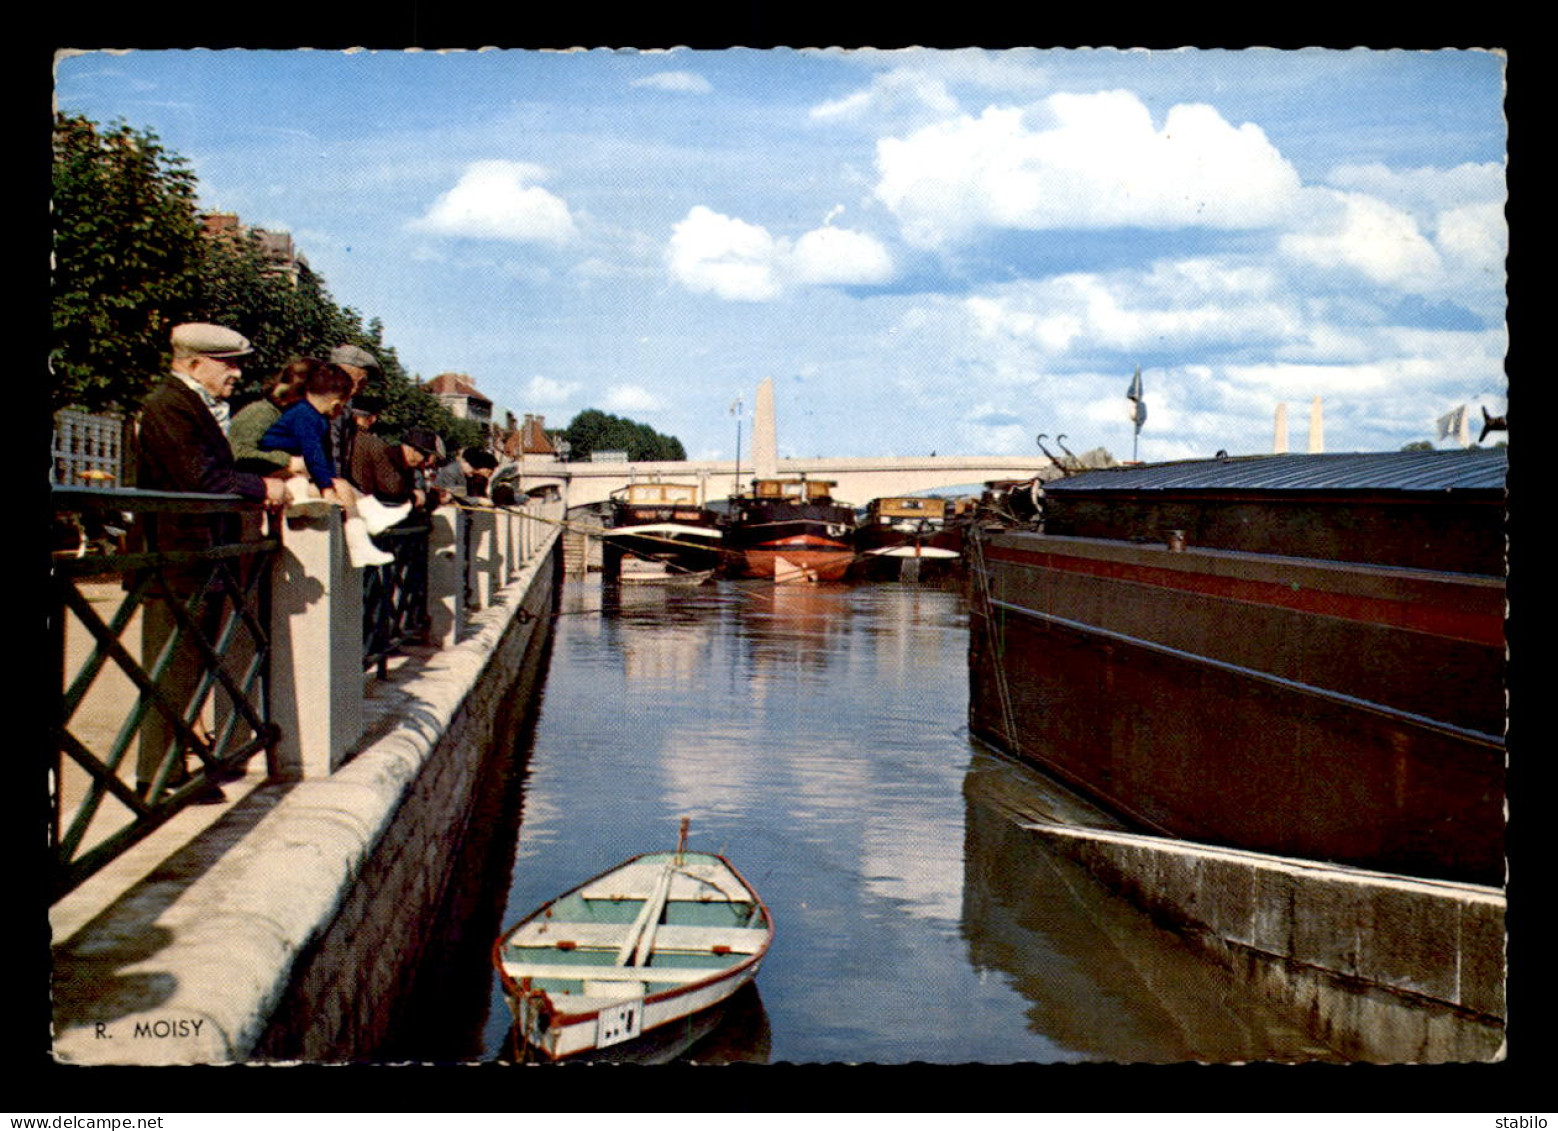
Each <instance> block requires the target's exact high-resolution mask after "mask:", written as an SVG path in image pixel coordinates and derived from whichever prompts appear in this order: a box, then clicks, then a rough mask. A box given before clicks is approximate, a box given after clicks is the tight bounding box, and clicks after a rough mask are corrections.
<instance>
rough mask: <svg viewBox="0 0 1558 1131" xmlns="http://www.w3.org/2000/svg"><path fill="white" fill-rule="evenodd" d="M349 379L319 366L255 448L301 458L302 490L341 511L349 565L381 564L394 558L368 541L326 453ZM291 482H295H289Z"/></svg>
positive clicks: (352, 494)
mask: <svg viewBox="0 0 1558 1131" xmlns="http://www.w3.org/2000/svg"><path fill="white" fill-rule="evenodd" d="M352 384H353V382H352V376H351V374H349V373H347V372H346V370H344V369H342V368H341V367H340V366H338V365H331V364H328V363H327V364H325V365H321V366H320V367H319V368H318V369H316V370H315V371H314V372H313V373H311V374H310V375H309V377H308V380H307V382H306V383H305V384H304V386H303V399H302V400H300V401H298V402H297V403H296V404H294V405H293V406H292V407H290V408H289V409H287V410H286V411H285V412H283V413H282V414H281V416H280V417H279V418H278V419H277V421H276V423H274V424H272V425H271V426H270V428H268V429H267V430H266V432H265V435H264V436H263V437H261V438H260V444H259V446H260V448H261V449H262V450H266V451H281V452H286V453H288V454H289V455H295V456H302V457H303V466H304V469H305V472H304V474H305V476H306V477H307V482H308V483H309V484H310V485H311V486H312V487H313V488H314V491H310V492H307V494H308V495H309V496H310V497H313V496H314V495H315V492H317V497H318V498H321V499H324V500H325V501H326V502H331V503H336V504H339V505H340V506H341V507H342V508H343V509H345V511H346V548H347V551H348V553H349V555H350V557H351V560H352V563H353V564H354V565H359V566H363V565H385V564H387V563H389V562H391V561H393V560H394V555H393V554H391V553H389V552H388V551H385V550H381V549H379V548H378V547H377V546H375V545H373V543H372V542H371V541H370V540H369V538H368V531H367V529H366V527H365V526H364V524H363V520H362V517H361V516H360V515H359V514H358V513H357V492H356V491H355V490H354V489H353V487H352V485H351V483H349V482H348V481H347V480H346V479H344V478H342V477H341V475H340V473H339V470H338V469H337V468H336V466H335V460H334V459H332V458H331V455H330V422H331V421H332V420H334V419H335V418H336V417H337V416H340V415H341V413H343V412H345V411H346V405H347V402H348V401H350V400H351V397H352ZM294 482H295V481H294Z"/></svg>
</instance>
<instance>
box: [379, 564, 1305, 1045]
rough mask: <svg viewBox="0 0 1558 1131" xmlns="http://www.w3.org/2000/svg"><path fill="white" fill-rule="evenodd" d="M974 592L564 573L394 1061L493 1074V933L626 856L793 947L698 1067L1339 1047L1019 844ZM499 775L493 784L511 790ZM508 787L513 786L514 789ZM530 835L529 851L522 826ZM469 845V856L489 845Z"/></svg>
mask: <svg viewBox="0 0 1558 1131" xmlns="http://www.w3.org/2000/svg"><path fill="white" fill-rule="evenodd" d="M967 622H968V614H967V608H966V604H965V600H964V597H963V595H962V593H960V592H958V591H956V590H953V589H947V588H936V587H931V586H919V585H909V584H896V583H884V584H869V585H865V584H863V585H819V586H794V587H790V586H781V587H774V586H771V585H768V584H766V583H757V582H729V581H726V582H718V583H715V584H712V585H705V586H701V587H697V588H670V587H657V586H629V587H624V589H623V592H622V594H621V596H620V598H615V599H614V598H612V597H611V596H610V594H609V593H607V592H604V591H603V590H602V588H601V586H600V584H599V582H598V580H596V579H594V578H592V579H589V580H588V581H583V582H580V581H574V580H570V581H569V583H568V584H567V586H566V587H565V592H564V594H563V599H562V607H561V613H560V615H559V616H558V617H557V620H556V632H555V636H554V639H553V641H552V644H551V648H550V657H549V660H548V664H547V670H546V672H545V676H544V684H543V685H542V687H541V688H540V689H539V691H538V704H537V709H536V711H535V715H534V721H533V723H532V724H530V725H527V726H526V727H525V729H524V730H523V732H522V733H521V735H520V737H519V738H518V740H517V743H518V749H516V750H515V751H514V754H515V757H514V758H513V759H512V760H511V762H510V763H509V766H510V768H509V770H508V771H506V776H502V775H497V774H495V776H494V780H493V785H492V789H491V791H490V794H491V798H492V806H491V811H490V812H488V813H485V814H484V815H483V816H482V818H481V820H482V828H483V829H484V830H485V831H486V832H487V833H488V834H489V837H490V838H491V840H492V841H493V844H492V845H490V846H489V847H488V848H487V849H483V850H482V851H485V852H486V854H487V859H486V861H485V862H484V863H482V864H481V865H480V866H474V867H472V868H471V869H470V875H471V876H473V877H477V878H475V879H472V880H471V881H470V883H471V884H472V885H474V886H477V887H482V886H484V887H485V888H486V889H489V890H486V891H485V892H484V893H481V894H480V897H479V898H478V899H477V900H476V903H477V904H478V905H479V906H480V907H482V908H484V910H483V911H481V912H479V913H472V912H471V911H469V910H466V911H464V912H462V913H461V921H460V922H458V923H453V924H446V925H445V926H443V927H442V928H440V929H441V930H442V931H443V932H444V933H445V934H446V935H447V936H450V937H451V938H453V937H454V936H463V942H457V943H451V944H450V948H449V954H448V956H447V958H446V959H445V960H444V961H445V962H446V963H447V967H446V968H445V969H444V971H443V972H442V974H441V975H440V977H439V979H438V981H437V983H436V984H431V983H430V984H429V985H426V986H421V987H419V990H420V991H421V992H422V995H423V997H424V998H427V999H430V1000H432V1001H433V1004H432V1005H430V1006H429V1005H424V1007H423V1008H424V1010H425V1011H426V1015H425V1016H420V1017H419V1018H418V1019H417V1021H416V1022H415V1023H414V1025H412V1026H411V1027H410V1028H409V1029H408V1037H407V1040H406V1041H405V1042H404V1048H397V1050H396V1051H397V1053H398V1054H399V1055H404V1056H406V1057H408V1058H410V1059H422V1060H425V1059H446V1058H447V1059H461V1060H499V1059H504V1058H506V1057H507V1056H508V1055H509V1049H510V1045H509V1033H508V1027H509V1015H508V1010H507V1007H506V1005H505V1004H504V1002H503V1000H502V995H501V992H500V990H499V988H498V986H497V983H496V979H495V977H493V976H492V973H491V968H490V965H489V961H490V958H489V952H488V951H489V948H490V945H491V940H492V938H493V937H494V936H495V933H496V931H497V930H498V929H499V928H500V927H501V926H503V925H507V924H510V923H512V922H515V921H517V920H518V919H520V918H522V917H523V916H524V915H526V914H527V913H528V912H530V911H531V910H533V909H534V908H535V907H537V906H538V905H540V904H542V903H544V902H546V901H547V900H549V899H551V898H552V897H554V896H556V895H558V894H560V893H561V892H563V891H564V890H566V889H568V888H571V887H573V886H574V885H575V884H577V883H579V882H580V881H582V880H584V879H586V878H588V877H590V876H593V875H595V874H597V873H599V872H602V871H604V870H606V869H607V868H609V867H611V866H612V865H614V864H616V863H618V862H620V861H621V860H623V859H625V858H626V857H628V856H632V855H635V854H637V853H640V852H645V851H651V850H659V849H668V848H672V847H674V846H675V842H676V834H677V827H678V822H679V820H680V818H682V817H684V816H685V817H688V818H690V820H691V837H690V846H691V847H693V848H696V849H701V850H714V851H719V852H723V853H725V854H726V855H727V856H728V857H729V858H730V860H731V861H732V863H734V864H735V865H736V867H737V868H738V869H740V870H741V872H742V873H743V874H744V875H745V876H746V877H747V879H748V880H749V881H751V883H752V884H753V886H754V887H756V888H757V890H758V891H759V893H761V895H762V896H763V898H764V900H765V902H767V904H768V905H769V907H770V909H771V911H772V913H773V917H774V921H775V924H776V928H777V933H776V937H775V941H774V944H773V947H772V949H771V950H770V952H769V954H768V956H767V958H766V959H765V961H764V963H763V966H762V970H761V972H760V973H759V975H758V977H757V980H756V983H755V987H754V988H750V989H748V990H747V991H743V993H742V994H741V995H739V996H738V997H737V998H735V999H733V1000H732V1002H731V1003H730V1005H729V1008H728V1009H727V1011H726V1013H725V1015H724V1017H723V1019H722V1021H721V1022H720V1024H719V1025H718V1027H717V1028H716V1029H715V1030H714V1031H713V1032H712V1033H710V1034H709V1035H708V1036H707V1038H705V1039H704V1040H703V1041H702V1042H701V1043H699V1044H697V1045H696V1046H694V1047H692V1048H691V1049H689V1050H687V1051H686V1053H685V1054H684V1057H683V1058H684V1059H690V1060H694V1061H699V1062H721V1061H764V1062H801V1063H836V1062H847V1063H893V1064H901V1063H907V1062H914V1061H925V1062H932V1063H951V1064H958V1063H983V1064H998V1063H1013V1062H1048V1063H1055V1062H1067V1061H1128V1062H1179V1061H1187V1060H1195V1061H1203V1062H1228V1061H1251V1060H1265V1059H1278V1060H1308V1059H1315V1058H1330V1054H1328V1053H1327V1051H1326V1050H1325V1049H1324V1048H1323V1047H1322V1046H1320V1045H1318V1044H1317V1043H1315V1041H1314V1040H1313V1039H1311V1038H1310V1037H1308V1036H1306V1035H1305V1033H1304V1032H1303V1030H1302V1028H1301V1027H1300V1026H1299V1025H1298V1024H1297V1023H1296V1021H1295V1020H1294V1019H1293V1018H1291V1017H1288V1016H1284V1015H1283V1014H1282V1013H1280V1012H1278V1011H1276V1010H1275V1009H1274V1008H1272V1007H1270V1006H1269V1005H1266V1004H1263V1003H1262V1002H1261V1001H1259V1000H1257V999H1255V998H1254V997H1253V995H1252V994H1250V993H1249V992H1248V991H1247V990H1245V989H1244V988H1243V987H1241V986H1239V985H1238V984H1236V983H1234V982H1233V981H1232V980H1231V976H1230V975H1228V974H1227V973H1225V972H1224V971H1223V970H1222V969H1220V968H1219V967H1217V966H1216V965H1214V964H1212V963H1211V962H1209V961H1207V960H1206V959H1205V958H1203V957H1201V956H1200V955H1198V954H1197V953H1196V952H1195V951H1193V950H1192V949H1191V948H1190V946H1189V945H1188V943H1186V942H1185V941H1184V940H1183V939H1181V938H1180V937H1179V936H1177V935H1175V934H1173V933H1171V932H1169V931H1167V930H1164V929H1162V928H1160V927H1159V926H1157V925H1155V924H1154V923H1153V922H1152V921H1151V920H1150V919H1148V917H1147V916H1145V915H1144V914H1142V913H1141V912H1139V911H1137V910H1136V909H1134V908H1133V907H1131V906H1130V905H1128V904H1126V903H1124V902H1123V901H1122V900H1120V899H1118V898H1117V897H1115V896H1113V895H1111V894H1110V893H1109V892H1108V891H1106V890H1105V889H1103V888H1102V887H1101V886H1100V885H1099V883H1098V882H1097V881H1095V880H1094V879H1093V878H1092V877H1091V876H1090V875H1089V874H1088V873H1086V872H1085V871H1083V870H1081V869H1080V868H1078V867H1076V866H1074V865H1072V864H1070V863H1069V862H1067V861H1066V860H1064V859H1062V858H1060V857H1058V856H1054V855H1052V854H1050V853H1049V852H1048V851H1046V848H1045V845H1044V843H1043V842H1042V841H1040V840H1039V839H1038V838H1037V837H1035V836H1034V835H1033V834H1032V833H1030V832H1028V831H1026V830H1024V829H1023V828H1022V827H1021V822H1022V821H1023V820H1024V819H1026V818H1028V817H1031V816H1032V815H1034V814H1038V813H1045V812H1050V813H1053V812H1055V811H1057V808H1059V809H1062V810H1063V809H1064V807H1065V806H1066V805H1067V804H1068V802H1067V800H1066V798H1065V795H1064V794H1063V793H1061V792H1059V791H1058V790H1057V788H1056V787H1054V786H1053V785H1052V784H1051V783H1048V782H1047V781H1046V780H1045V779H1044V778H1043V777H1042V776H1040V775H1039V774H1037V773H1036V772H1035V771H1033V770H1031V769H1029V768H1027V767H1025V766H1021V765H1018V764H1016V763H1014V762H1012V761H1009V760H1007V759H1005V758H1004V757H1001V756H999V755H997V754H995V753H993V752H991V751H989V750H988V749H986V748H984V747H983V746H982V745H981V744H979V743H978V742H977V741H975V740H973V739H971V738H970V736H969V734H968V730H967V726H966V714H967V684H968V677H967V666H966V664H967V661H966V649H967ZM500 776H501V777H502V780H499V778H500ZM505 782H506V783H507V784H506V785H505V784H504V783H505ZM516 825H517V834H515V833H514V828H515V826H516ZM479 839H480V838H478V840H479Z"/></svg>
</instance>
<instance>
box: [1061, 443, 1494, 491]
mask: <svg viewBox="0 0 1558 1131" xmlns="http://www.w3.org/2000/svg"><path fill="white" fill-rule="evenodd" d="M1508 470H1509V453H1508V449H1506V448H1472V449H1469V450H1466V451H1433V452H1428V451H1413V452H1353V453H1336V454H1330V453H1327V454H1323V455H1269V456H1235V457H1232V458H1228V459H1209V460H1184V461H1180V462H1176V463H1158V464H1148V465H1146V466H1144V467H1111V468H1104V469H1101V470H1097V471H1086V472H1083V473H1081V474H1079V475H1073V476H1069V477H1067V478H1065V479H1055V480H1051V481H1050V482H1048V483H1046V484H1045V485H1044V490H1045V493H1046V494H1049V493H1052V492H1062V491H1239V492H1245V491H1257V492H1259V491H1403V492H1425V491H1488V490H1494V491H1497V490H1502V489H1503V487H1504V479H1505V475H1506V474H1507V472H1508Z"/></svg>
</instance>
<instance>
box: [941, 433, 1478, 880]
mask: <svg viewBox="0 0 1558 1131" xmlns="http://www.w3.org/2000/svg"><path fill="white" fill-rule="evenodd" d="M1477 454H1479V453H1459V452H1457V453H1399V455H1401V456H1403V457H1405V456H1415V457H1418V459H1417V461H1416V463H1414V461H1412V460H1408V459H1383V460H1362V458H1361V457H1352V460H1353V462H1352V463H1351V464H1348V463H1343V462H1332V463H1330V464H1329V465H1326V464H1319V465H1317V464H1315V463H1314V462H1313V461H1315V460H1317V459H1320V460H1323V459H1325V458H1326V457H1313V456H1311V457H1266V461H1265V462H1262V463H1260V464H1256V465H1254V466H1248V467H1244V468H1236V469H1234V471H1235V472H1241V471H1242V473H1243V474H1244V475H1245V477H1246V481H1245V482H1244V483H1242V484H1241V483H1239V482H1237V480H1236V481H1235V482H1233V483H1231V484H1230V483H1228V482H1220V483H1215V484H1209V482H1208V480H1214V481H1215V480H1216V479H1217V477H1218V476H1220V475H1221V476H1228V475H1231V474H1233V472H1228V471H1225V470H1223V469H1222V468H1212V467H1209V466H1198V465H1179V466H1177V467H1176V468H1175V469H1173V470H1172V471H1171V472H1168V473H1165V472H1162V471H1161V470H1160V471H1158V472H1157V478H1156V479H1154V478H1153V477H1152V476H1151V475H1147V474H1144V473H1146V472H1149V471H1152V470H1153V469H1146V468H1142V469H1130V470H1129V471H1127V472H1125V473H1122V474H1119V475H1112V474H1111V473H1093V474H1091V475H1089V476H1085V477H1078V481H1076V482H1074V483H1073V482H1067V483H1057V484H1051V485H1050V488H1049V490H1048V491H1047V497H1046V513H1045V522H1044V528H1043V532H1037V531H1032V530H1028V531H1016V530H1012V531H986V532H983V533H982V534H981V535H980V536H979V540H978V543H977V545H975V546H974V547H973V548H972V553H971V555H970V556H971V559H972V560H971V566H972V568H973V569H974V571H975V576H974V578H973V593H974V598H975V599H974V602H973V608H974V616H973V618H972V632H971V635H970V656H969V669H970V684H971V686H970V691H971V695H970V724H971V727H972V729H973V730H974V732H975V733H976V734H979V735H980V736H981V737H983V738H985V739H987V740H989V741H991V742H992V743H994V744H995V745H997V746H999V747H1002V748H1004V749H1006V750H1007V751H1008V752H1010V753H1013V754H1015V755H1018V756H1020V757H1022V758H1025V759H1029V760H1031V761H1033V762H1035V763H1036V764H1039V765H1040V766H1042V767H1043V768H1045V769H1047V770H1049V771H1050V772H1052V773H1053V774H1055V775H1056V776H1057V777H1059V778H1061V779H1062V780H1064V781H1066V782H1068V783H1069V784H1071V785H1073V786H1075V787H1077V788H1079V789H1081V790H1083V791H1084V792H1086V793H1088V794H1090V795H1091V796H1093V797H1094V798H1095V799H1096V800H1098V801H1100V802H1102V803H1103V804H1105V805H1106V806H1108V807H1109V808H1111V809H1113V810H1114V811H1115V812H1117V813H1118V814H1119V815H1121V816H1122V817H1124V818H1125V819H1127V820H1129V821H1131V822H1133V823H1135V824H1137V825H1138V826H1139V827H1141V828H1143V829H1145V830H1147V831H1155V832H1159V833H1162V834H1165V835H1170V836H1175V837H1181V838H1185V839H1190V840H1197V841H1205V842H1208V843H1213V844H1221V845H1227V846H1231V847H1237V848H1246V849H1251V850H1256V851H1262V852H1270V853H1276V854H1279V855H1285V856H1293V857H1300V858H1305V859H1314V860H1328V861H1334V862H1338V863H1344V864H1351V865H1356V866H1360V867H1367V868H1374V869H1382V870H1386V871H1390V872H1396V873H1401V874H1405V875H1413V876H1423V877H1433V878H1444V879H1454V880H1462V881H1467V882H1472V883H1481V884H1491V885H1501V884H1502V883H1503V878H1504V815H1503V806H1504V767H1505V748H1504V739H1503V734H1504V707H1505V700H1504V662H1505V648H1504V579H1503V577H1502V574H1501V573H1498V572H1481V571H1483V570H1488V569H1489V568H1490V565H1491V563H1494V562H1501V561H1502V506H1503V503H1502V486H1501V484H1502V463H1501V462H1497V466H1496V467H1495V466H1493V465H1494V464H1495V462H1496V461H1494V460H1491V459H1472V458H1471V457H1472V456H1473V455H1477ZM1386 455H1388V456H1392V457H1394V456H1396V455H1398V453H1388V454H1386ZM1428 456H1432V457H1438V462H1435V461H1429V462H1428V463H1427V467H1428V469H1429V471H1430V472H1432V473H1433V475H1438V476H1441V477H1443V476H1449V477H1451V479H1452V482H1451V483H1449V484H1448V485H1447V484H1445V483H1441V482H1437V481H1434V480H1433V476H1432V475H1431V476H1430V481H1429V482H1427V483H1424V482H1422V481H1419V480H1414V479H1410V478H1408V479H1405V480H1402V478H1401V477H1402V475H1403V474H1404V471H1405V469H1406V468H1408V467H1409V466H1416V465H1417V464H1420V463H1422V461H1423V460H1424V459H1425V458H1426V457H1428ZM1279 459H1281V460H1285V462H1284V463H1282V464H1278V463H1276V462H1274V461H1277V460H1279ZM1457 459H1459V460H1461V461H1462V462H1460V463H1454V462H1451V461H1454V460H1457ZM1500 460H1501V455H1500ZM1305 461H1308V462H1305ZM1300 472H1302V473H1303V474H1304V475H1311V474H1315V473H1319V472H1324V473H1325V476H1324V477H1322V478H1321V479H1320V480H1317V481H1311V480H1308V479H1304V478H1299V479H1298V480H1297V481H1296V482H1295V481H1292V480H1290V479H1285V478H1284V476H1296V475H1298V474H1299V473H1300ZM1473 472H1475V474H1473ZM1133 473H1134V474H1133ZM1495 473H1496V474H1497V477H1498V485H1494V484H1493V482H1492V478H1493V476H1494V475H1495ZM1257 475H1258V476H1259V477H1261V478H1259V479H1257V480H1256V481H1255V482H1254V483H1253V484H1252V483H1251V482H1249V479H1250V477H1252V476H1257ZM1273 477H1275V478H1273ZM1082 480H1091V483H1087V482H1081V481H1082ZM1381 508H1383V510H1384V512H1385V513H1386V515H1387V516H1388V521H1384V520H1380V519H1378V518H1377V516H1376V515H1375V514H1374V513H1370V514H1369V521H1367V522H1364V523H1359V522H1358V517H1359V514H1360V511H1367V512H1378V511H1380V509H1381ZM1231 511H1237V519H1234V518H1231V517H1230V513H1231ZM1165 515H1167V516H1170V517H1171V520H1172V521H1174V522H1175V523H1176V526H1175V527H1174V529H1176V530H1179V531H1183V533H1184V536H1185V542H1186V544H1187V545H1186V548H1185V549H1183V550H1182V551H1176V550H1174V549H1171V548H1170V545H1171V541H1170V540H1169V539H1168V538H1166V537H1164V533H1163V527H1162V526H1161V525H1160V524H1161V523H1162V522H1163V521H1164V518H1165ZM1079 530H1085V531H1086V533H1078V531H1079ZM1144 531H1152V533H1150V534H1147V535H1146V537H1147V538H1148V539H1150V540H1141V539H1142V538H1143V532H1144ZM1173 541H1174V542H1175V543H1176V544H1177V539H1174V540H1173ZM1207 543H1212V544H1210V545H1209V544H1207ZM1216 543H1221V545H1218V544H1216ZM1251 547H1254V548H1251ZM1276 549H1285V550H1287V551H1288V552H1286V553H1277V552H1273V551H1274V550H1276ZM1339 552H1340V553H1345V554H1348V555H1350V557H1349V558H1337V557H1332V556H1329V555H1333V554H1337V553H1339ZM1365 558H1366V559H1368V560H1356V559H1365ZM1436 562H1443V563H1445V564H1446V565H1447V566H1449V568H1438V569H1435V568H1430V566H1431V565H1432V564H1434V563H1436Z"/></svg>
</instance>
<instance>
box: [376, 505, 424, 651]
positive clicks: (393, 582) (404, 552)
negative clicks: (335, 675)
mask: <svg viewBox="0 0 1558 1131" xmlns="http://www.w3.org/2000/svg"><path fill="white" fill-rule="evenodd" d="M430 533H431V526H430V524H429V523H428V522H427V520H426V517H425V515H424V516H420V521H417V520H407V522H405V523H401V524H398V525H396V526H392V527H391V528H390V529H388V530H386V531H384V532H383V533H381V534H378V535H376V536H375V537H374V543H375V544H376V545H377V546H379V547H380V548H381V549H383V550H386V551H388V552H389V553H392V554H394V555H395V560H394V561H392V562H389V563H387V564H385V565H380V566H369V567H368V568H367V569H365V570H363V581H362V609H363V612H362V637H363V664H364V667H367V668H374V669H376V671H377V674H378V677H379V678H380V679H383V678H385V676H386V675H387V674H388V668H389V658H390V657H391V656H393V655H394V654H395V653H396V652H397V651H399V650H400V649H401V648H403V647H404V646H405V645H407V644H413V643H425V642H426V641H427V639H428V635H429V630H430V629H431V627H432V621H431V618H430V616H429V614H428V608H427V557H428V536H429V534H430Z"/></svg>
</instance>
